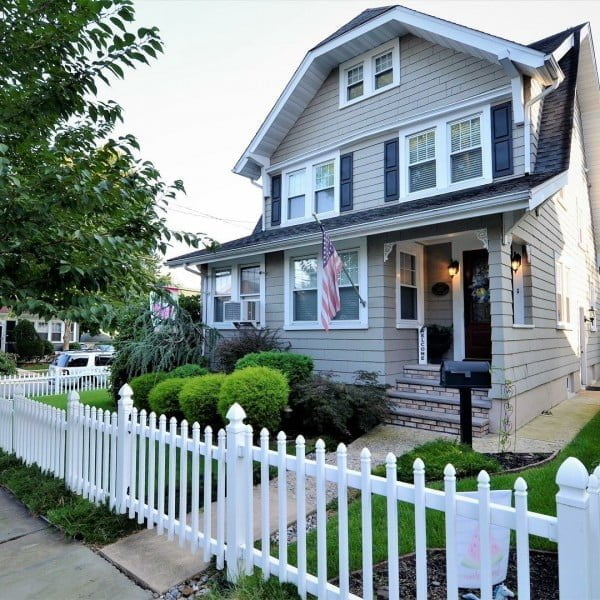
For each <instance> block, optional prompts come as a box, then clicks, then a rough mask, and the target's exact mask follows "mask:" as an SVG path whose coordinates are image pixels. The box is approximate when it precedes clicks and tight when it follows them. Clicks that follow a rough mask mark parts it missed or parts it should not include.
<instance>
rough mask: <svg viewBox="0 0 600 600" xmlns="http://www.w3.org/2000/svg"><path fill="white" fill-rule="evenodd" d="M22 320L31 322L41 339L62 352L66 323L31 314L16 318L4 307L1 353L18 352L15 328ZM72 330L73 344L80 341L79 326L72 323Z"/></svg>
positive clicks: (0, 312)
mask: <svg viewBox="0 0 600 600" xmlns="http://www.w3.org/2000/svg"><path fill="white" fill-rule="evenodd" d="M20 319H24V320H27V321H31V322H32V323H33V324H34V326H35V330H36V331H37V333H38V335H39V336H40V338H41V339H43V340H48V341H50V342H52V344H53V346H54V349H55V350H62V347H63V339H64V335H65V322H64V321H61V320H60V319H51V320H50V321H45V320H44V319H42V318H40V317H38V316H36V315H29V314H23V315H21V316H20V317H15V316H14V315H13V314H11V312H10V309H8V308H6V307H2V308H0V351H2V352H16V345H15V326H16V324H17V322H18V321H19V320H20ZM71 328H72V331H71V342H77V341H79V325H78V324H77V323H72V325H71Z"/></svg>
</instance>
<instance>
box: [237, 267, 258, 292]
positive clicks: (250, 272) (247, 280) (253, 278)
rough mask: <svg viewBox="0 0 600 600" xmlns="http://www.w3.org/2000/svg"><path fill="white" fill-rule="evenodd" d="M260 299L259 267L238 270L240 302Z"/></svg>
mask: <svg viewBox="0 0 600 600" xmlns="http://www.w3.org/2000/svg"><path fill="white" fill-rule="evenodd" d="M259 298H260V266H258V265H252V266H250V267H241V268H240V300H258V299H259Z"/></svg>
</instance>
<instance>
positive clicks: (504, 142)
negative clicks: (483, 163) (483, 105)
mask: <svg viewBox="0 0 600 600" xmlns="http://www.w3.org/2000/svg"><path fill="white" fill-rule="evenodd" d="M491 116H492V176H493V177H504V176H505V175H512V172H513V143H512V105H511V103H510V102H506V103H504V104H498V105H497V106H492V115H491Z"/></svg>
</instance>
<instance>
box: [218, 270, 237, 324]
mask: <svg viewBox="0 0 600 600" xmlns="http://www.w3.org/2000/svg"><path fill="white" fill-rule="evenodd" d="M213 290H214V292H213V321H214V322H215V323H223V303H225V302H228V301H229V300H231V291H232V290H231V269H217V270H216V271H215V272H214V276H213Z"/></svg>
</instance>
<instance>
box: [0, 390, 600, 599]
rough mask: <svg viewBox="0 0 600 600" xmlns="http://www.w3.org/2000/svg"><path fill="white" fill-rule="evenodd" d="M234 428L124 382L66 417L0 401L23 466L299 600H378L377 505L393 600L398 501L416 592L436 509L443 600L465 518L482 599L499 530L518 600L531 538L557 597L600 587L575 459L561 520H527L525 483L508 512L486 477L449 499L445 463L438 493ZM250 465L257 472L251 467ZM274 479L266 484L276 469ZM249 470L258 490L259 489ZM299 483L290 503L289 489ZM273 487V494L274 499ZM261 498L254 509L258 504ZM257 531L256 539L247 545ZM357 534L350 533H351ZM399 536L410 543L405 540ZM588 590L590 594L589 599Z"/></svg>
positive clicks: (591, 516)
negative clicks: (282, 587)
mask: <svg viewBox="0 0 600 600" xmlns="http://www.w3.org/2000/svg"><path fill="white" fill-rule="evenodd" d="M227 418H228V425H227V427H226V428H225V429H224V430H220V431H219V432H218V433H216V435H215V434H214V433H213V431H212V430H211V428H210V427H207V428H205V429H204V431H201V428H200V425H199V424H198V423H194V424H193V425H192V426H191V427H190V426H189V424H188V423H187V422H186V421H182V422H181V423H178V422H177V421H176V420H175V419H174V418H172V419H170V420H169V421H167V418H166V417H165V416H164V415H161V416H160V417H157V416H156V415H155V414H154V413H150V414H149V415H148V414H147V413H146V412H145V411H143V410H142V411H140V412H138V411H137V410H136V409H135V408H134V407H133V402H132V396H131V388H130V387H129V386H127V385H126V386H124V387H123V388H122V390H121V398H120V401H119V404H118V411H117V412H109V411H102V410H101V409H96V408H94V407H90V406H84V405H82V404H80V403H79V401H78V394H77V393H76V392H74V391H72V392H71V393H70V394H69V401H68V406H67V410H66V411H63V410H59V409H55V408H51V407H48V406H46V405H44V404H42V403H41V402H38V401H34V400H30V399H26V398H25V397H24V394H23V390H22V389H17V393H16V395H15V397H14V398H13V399H1V400H0V447H1V448H2V449H3V450H5V451H6V452H12V453H14V454H15V455H16V456H18V457H19V458H21V459H22V460H23V461H24V462H25V463H26V464H37V465H39V467H40V468H41V469H42V470H43V471H45V472H47V473H49V474H52V475H53V476H55V477H58V478H64V480H65V482H66V485H67V486H68V487H69V488H70V489H71V490H73V491H75V492H76V493H78V494H80V495H82V496H84V497H85V498H88V499H89V500H91V501H93V502H97V503H100V502H107V503H108V504H109V506H110V507H111V508H114V509H115V510H116V511H117V512H119V513H122V514H125V513H127V514H128V516H129V517H130V518H131V519H137V521H138V523H144V522H146V524H147V527H148V528H149V529H152V528H155V529H156V530H157V533H158V534H166V535H167V536H168V537H169V538H170V539H174V540H177V542H178V543H179V545H180V546H182V547H184V546H186V547H188V548H189V550H190V552H194V553H195V552H198V551H201V552H202V553H203V555H204V559H205V560H208V559H209V558H210V557H212V556H215V557H216V563H217V567H218V568H219V569H223V568H225V566H226V568H227V575H228V578H229V579H232V580H235V579H236V578H237V577H239V575H240V574H242V573H251V572H252V571H253V570H254V569H255V568H258V569H260V570H261V571H262V573H263V576H264V577H265V578H268V577H270V576H276V577H278V578H279V579H280V580H281V581H282V582H290V583H293V584H294V585H296V586H297V588H298V592H299V594H300V596H301V597H302V598H306V596H307V594H312V595H314V596H316V597H317V598H319V599H329V598H344V599H346V598H349V599H356V598H364V599H367V600H370V599H372V598H373V597H374V566H373V530H374V523H373V506H372V504H373V499H374V498H375V497H377V496H379V497H381V498H383V499H385V514H386V516H385V519H386V523H385V526H386V535H387V560H388V565H389V568H388V581H389V585H388V589H389V597H390V598H396V599H399V598H400V597H401V595H402V589H401V586H400V582H399V573H398V559H399V531H400V532H402V530H403V523H402V522H399V506H400V504H401V503H406V504H409V505H411V506H412V507H413V510H414V523H415V526H414V536H415V539H414V541H415V549H416V551H415V556H416V589H417V598H418V599H419V600H421V599H425V598H427V574H428V572H427V570H428V565H427V554H426V551H427V519H426V513H427V511H428V510H433V511H439V512H441V513H443V514H444V528H445V536H446V587H447V598H448V599H452V600H456V598H457V597H458V595H459V586H461V587H466V586H465V585H464V583H463V582H462V581H461V579H460V576H459V573H460V572H459V564H458V552H457V521H458V520H460V519H461V518H464V519H469V520H470V522H472V523H473V524H474V526H475V527H476V531H477V534H476V535H477V539H478V544H477V545H476V556H474V557H473V558H474V559H475V561H476V562H478V563H479V564H478V568H477V569H476V570H475V572H476V573H477V580H476V581H474V582H473V585H470V586H469V587H473V588H479V589H480V590H481V594H480V595H481V598H482V600H492V596H493V586H494V585H495V584H496V583H498V581H499V579H498V574H497V572H496V571H495V565H494V559H495V558H497V557H496V556H493V543H492V540H491V538H492V537H493V534H494V531H496V530H495V528H498V527H499V528H503V530H508V531H512V532H515V537H514V539H515V541H516V556H517V558H516V560H517V574H518V590H517V592H518V597H519V598H520V599H525V600H527V599H529V598H531V597H532V590H531V581H530V571H529V561H530V557H529V538H530V536H531V535H535V536H539V537H542V538H545V539H548V540H552V541H556V542H557V543H558V557H559V580H560V597H561V598H563V599H565V600H566V599H571V598H577V599H578V600H583V599H589V600H591V599H592V598H594V597H597V590H598V589H600V569H599V568H598V567H600V564H599V563H600V467H599V468H597V469H596V471H595V472H594V473H593V474H592V475H588V473H587V471H586V469H585V467H584V466H583V465H582V464H581V463H580V462H579V461H578V460H576V459H574V458H569V459H567V460H566V461H565V462H564V463H563V464H562V465H561V467H560V469H559V471H558V474H557V483H558V486H559V492H558V494H557V496H556V507H557V516H549V515H543V514H538V513H534V512H531V511H529V509H528V503H527V484H526V482H525V481H524V480H523V479H522V478H518V479H517V481H516V482H515V486H514V490H513V492H514V494H513V500H514V506H513V502H511V503H510V505H504V504H501V503H498V502H495V501H494V498H495V496H494V495H493V494H494V492H492V491H491V490H490V478H489V476H488V475H487V473H485V471H482V472H481V473H480V475H479V477H478V479H477V491H476V492H474V493H471V494H470V495H465V494H462V493H459V492H457V490H456V474H455V470H454V468H453V467H452V465H448V466H447V467H446V469H445V473H444V475H445V476H444V484H443V489H442V490H438V489H431V488H428V487H427V486H426V480H425V465H424V464H423V462H422V461H421V460H420V459H417V460H416V461H415V463H414V481H413V483H410V484H409V483H404V482H400V481H397V479H396V457H395V456H394V455H393V454H391V453H390V454H388V456H387V459H386V476H385V477H378V476H375V475H373V474H372V472H371V471H372V466H373V465H372V463H371V455H370V453H369V451H368V450H367V449H364V450H363V451H362V453H361V457H360V459H361V461H360V470H352V469H348V467H347V450H346V448H345V446H344V445H343V444H340V446H339V447H338V449H337V454H336V459H337V460H336V464H326V462H325V445H324V443H323V442H322V441H321V440H319V441H318V442H317V445H316V451H315V457H314V459H312V458H307V456H306V452H305V450H306V448H305V441H304V438H302V436H299V437H298V438H297V439H296V443H295V448H294V449H293V453H292V454H289V453H288V447H287V440H286V436H285V434H284V433H282V432H281V433H279V435H278V436H277V438H276V440H275V443H274V445H275V446H276V448H275V449H274V448H273V447H272V445H271V438H270V435H269V432H268V431H267V430H265V429H263V430H262V431H261V432H260V435H259V436H258V439H259V443H258V445H254V441H253V440H254V435H253V431H252V428H251V427H250V426H249V425H246V424H244V418H245V413H244V411H243V410H242V408H241V407H240V406H239V405H234V406H233V407H232V408H231V409H230V411H229V413H228V415H227ZM255 465H257V467H258V468H257V469H255V468H254V467H255ZM271 467H272V468H275V469H276V472H277V478H278V479H277V483H276V484H274V483H273V482H272V481H270V479H269V477H270V468H271ZM255 473H257V475H256V476H257V477H258V480H259V482H258V490H257V493H256V494H255V493H254V478H255ZM327 484H334V485H335V487H336V490H337V511H338V512H337V521H338V526H337V528H336V529H332V528H330V529H329V530H328V529H327V509H326V505H327V495H326V488H327ZM289 485H293V486H294V487H295V494H294V496H293V500H292V501H293V502H294V503H295V506H293V507H290V506H289V505H288V501H289V500H288V486H289ZM308 486H314V487H315V488H316V506H313V505H312V504H310V503H308V502H307V494H306V490H307V488H308ZM273 488H274V489H275V496H274V497H272V496H273ZM352 490H358V491H359V492H360V497H361V507H360V511H361V523H360V546H361V554H362V558H361V560H362V592H361V596H358V595H356V594H353V593H352V591H351V589H350V559H349V554H350V545H351V532H350V530H349V515H348V505H349V497H350V494H351V491H352ZM255 498H256V499H257V506H256V507H255V506H254V502H255ZM273 502H276V503H277V504H276V506H277V527H276V529H277V533H278V540H279V541H278V547H277V552H276V553H273V552H272V543H271V533H272V531H271V521H270V513H271V508H272V506H271V504H272V503H273ZM290 508H292V509H294V510H295V513H296V514H297V527H296V530H297V561H296V564H290V562H289V559H288V553H287V528H288V510H290ZM313 509H316V525H317V532H316V536H317V567H316V569H315V571H314V572H310V571H309V568H308V566H307V562H308V553H307V535H306V523H307V512H309V510H313ZM255 520H256V526H257V527H256V531H259V532H260V533H259V535H258V538H259V540H258V541H259V543H258V544H257V545H256V546H255V534H254V532H255ZM332 532H334V533H335V536H336V539H335V540H334V544H335V546H336V547H337V550H338V553H337V556H338V558H337V565H336V567H337V569H336V570H337V572H338V573H339V582H338V583H337V584H335V585H334V584H333V583H331V582H330V581H328V580H327V568H328V564H327V562H328V559H329V557H328V554H327V548H328V546H329V545H330V543H331V541H330V540H329V541H328V536H329V535H331V534H332ZM353 535H356V532H353ZM405 535H407V534H406V533H405ZM594 594H596V596H594Z"/></svg>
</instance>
